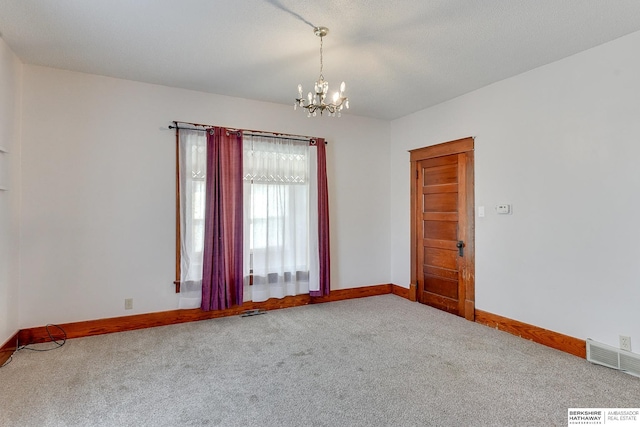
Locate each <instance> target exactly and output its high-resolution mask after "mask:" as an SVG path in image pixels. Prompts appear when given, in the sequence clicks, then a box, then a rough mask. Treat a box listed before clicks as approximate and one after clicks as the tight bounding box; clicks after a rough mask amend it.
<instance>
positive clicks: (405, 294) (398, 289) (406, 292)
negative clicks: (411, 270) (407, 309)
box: [391, 285, 411, 300]
mask: <svg viewBox="0 0 640 427" xmlns="http://www.w3.org/2000/svg"><path fill="white" fill-rule="evenodd" d="M391 293H392V294H394V295H398V296H399V297H402V298H405V299H408V300H411V289H408V288H403V287H402V286H398V285H391Z"/></svg>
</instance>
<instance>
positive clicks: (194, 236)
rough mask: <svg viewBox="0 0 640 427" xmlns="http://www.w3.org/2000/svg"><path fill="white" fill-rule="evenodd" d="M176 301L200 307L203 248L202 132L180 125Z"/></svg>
mask: <svg viewBox="0 0 640 427" xmlns="http://www.w3.org/2000/svg"><path fill="white" fill-rule="evenodd" d="M179 135H180V138H179V150H178V161H179V170H180V260H181V261H180V301H179V308H200V304H201V301H202V253H203V250H204V213H205V212H204V209H205V178H206V169H207V135H206V132H204V131H203V130H202V131H197V130H190V129H180V134H179Z"/></svg>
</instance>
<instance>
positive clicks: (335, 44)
mask: <svg viewBox="0 0 640 427" xmlns="http://www.w3.org/2000/svg"><path fill="white" fill-rule="evenodd" d="M314 25H317V26H326V27H329V29H330V32H329V34H328V36H327V37H325V38H324V76H325V78H326V80H328V81H329V83H330V84H329V89H330V92H333V91H335V90H336V89H337V88H338V86H339V83H340V82H341V81H342V80H344V81H346V83H347V95H348V96H349V100H350V104H351V109H350V110H349V114H355V115H359V116H366V117H373V118H379V119H385V120H391V119H395V118H398V117H402V116H404V115H407V114H410V113H412V112H415V111H418V110H421V109H424V108H427V107H430V106H432V105H435V104H438V103H440V102H443V101H446V100H449V99H452V98H455V97H457V96H459V95H462V94H464V93H467V92H470V91H473V90H475V89H478V88H480V87H483V86H486V85H488V84H491V83H493V82H496V81H499V80H502V79H504V78H507V77H510V76H513V75H516V74H519V73H522V72H524V71H527V70H531V69H533V68H536V67H539V66H541V65H544V64H547V63H550V62H553V61H556V60H558V59H561V58H564V57H566V56H569V55H572V54H575V53H577V52H580V51H583V50H586V49H589V48H591V47H593V46H597V45H599V44H602V43H605V42H607V41H610V40H613V39H615V38H618V37H621V36H623V35H626V34H629V33H632V32H635V31H640V1H638V0H616V1H610V0H609V1H607V0H561V1H559V0H490V1H478V0H396V1H389V0H351V1H345V0H315V1H304V2H303V1H299V0H298V1H295V0H242V1H239V0H135V1H132V0H91V1H87V0H56V1H50V0H0V34H1V36H2V38H3V39H4V40H5V42H6V43H7V44H8V45H9V46H10V48H11V49H12V50H13V51H14V52H15V54H16V55H17V56H18V57H20V58H21V60H22V61H23V62H25V63H28V64H36V65H44V66H49V67H55V68H61V69H67V70H74V71H80V72H85V73H91V74H99V75H105V76H111V77H118V78H123V79H129V80H136V81H141V82H148V83H155V84H161V85H166V86H173V87H178V88H185V89H193V90H198V91H204V92H211V93H217V94H222V95H229V96H234V97H240V98H248V99H254V100H260V101H268V102H275V103H281V104H288V105H291V106H292V108H293V100H294V98H295V97H296V96H297V85H298V83H302V86H303V88H304V90H305V93H306V92H307V91H308V90H309V89H311V87H312V85H313V82H314V81H315V80H316V79H317V77H318V74H319V68H320V64H319V62H320V60H319V48H320V39H319V38H318V37H316V36H315V35H314V33H313V28H312V27H313V26H314ZM630 54H631V52H630ZM636 54H637V52H636ZM300 114H302V113H300Z"/></svg>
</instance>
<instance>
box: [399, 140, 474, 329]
mask: <svg viewBox="0 0 640 427" xmlns="http://www.w3.org/2000/svg"><path fill="white" fill-rule="evenodd" d="M409 153H410V157H411V168H410V173H411V179H410V181H411V285H410V286H411V287H410V290H411V291H410V293H411V299H412V300H413V301H415V300H416V298H415V296H416V295H417V292H418V277H419V274H420V268H421V265H422V263H421V262H420V261H419V260H418V259H417V254H418V251H417V245H418V236H417V231H418V226H419V224H418V221H420V218H421V215H420V213H419V210H420V205H419V204H418V203H417V197H418V174H419V170H418V167H419V166H418V162H419V161H421V160H427V159H433V158H436V157H442V156H449V155H452V154H461V153H465V154H466V156H465V157H466V164H465V166H466V167H465V168H463V171H464V173H463V174H462V176H459V178H458V181H459V182H462V183H464V185H463V186H462V188H461V191H463V192H464V197H463V199H464V201H465V203H464V206H459V208H458V215H459V216H458V227H459V232H460V235H461V236H462V238H461V239H460V240H464V242H465V243H464V245H465V246H464V251H465V256H464V257H463V259H462V261H461V266H460V268H461V269H462V274H461V280H460V281H459V283H458V287H459V294H460V295H464V304H463V309H464V313H462V316H463V317H464V318H466V319H467V320H471V321H474V320H475V223H474V220H475V202H474V168H473V166H474V156H473V154H474V139H473V137H468V138H462V139H457V140H454V141H449V142H444V143H442V144H437V145H431V146H429V147H423V148H417V149H415V150H409Z"/></svg>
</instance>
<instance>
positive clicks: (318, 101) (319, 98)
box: [293, 27, 349, 117]
mask: <svg viewBox="0 0 640 427" xmlns="http://www.w3.org/2000/svg"><path fill="white" fill-rule="evenodd" d="M313 32H314V34H315V35H316V36H318V37H320V77H318V81H317V82H316V83H315V89H314V90H315V93H314V92H309V94H308V95H307V99H304V98H303V97H302V85H301V84H300V85H298V97H297V98H296V102H295V104H293V109H294V110H295V109H297V108H298V107H302V108H305V109H306V110H307V117H311V116H313V117H315V116H316V114H317V112H318V111H320V115H322V114H323V113H324V112H325V111H326V112H327V113H328V115H329V116H330V117H335V116H336V113H337V115H338V117H340V115H341V113H340V112H341V111H342V109H343V108H349V98H347V97H346V96H345V95H344V89H345V84H344V82H342V84H340V92H336V93H334V94H333V102H331V103H326V102H325V99H326V97H327V92H329V82H327V81H326V80H325V79H324V76H323V75H322V66H323V64H322V38H323V37H324V36H326V35H327V34H328V33H329V29H328V28H327V27H315V28H314V29H313Z"/></svg>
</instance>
